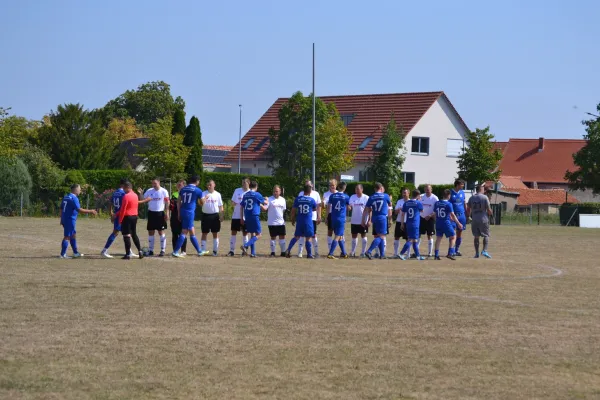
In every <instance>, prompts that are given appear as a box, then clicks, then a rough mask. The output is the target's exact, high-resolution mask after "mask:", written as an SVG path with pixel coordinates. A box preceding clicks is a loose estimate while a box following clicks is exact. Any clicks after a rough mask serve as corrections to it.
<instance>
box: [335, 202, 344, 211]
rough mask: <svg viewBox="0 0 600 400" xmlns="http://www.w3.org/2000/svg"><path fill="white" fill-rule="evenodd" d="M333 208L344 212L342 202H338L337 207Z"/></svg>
mask: <svg viewBox="0 0 600 400" xmlns="http://www.w3.org/2000/svg"><path fill="white" fill-rule="evenodd" d="M333 208H335V209H336V210H337V211H341V210H342V203H341V202H340V201H338V202H337V203H336V204H335V207H333Z"/></svg>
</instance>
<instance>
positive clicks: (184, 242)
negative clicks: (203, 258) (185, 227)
mask: <svg viewBox="0 0 600 400" xmlns="http://www.w3.org/2000/svg"><path fill="white" fill-rule="evenodd" d="M186 249H187V237H186V236H185V235H184V236H183V244H182V245H181V249H180V250H181V251H182V252H184V253H185V250H186Z"/></svg>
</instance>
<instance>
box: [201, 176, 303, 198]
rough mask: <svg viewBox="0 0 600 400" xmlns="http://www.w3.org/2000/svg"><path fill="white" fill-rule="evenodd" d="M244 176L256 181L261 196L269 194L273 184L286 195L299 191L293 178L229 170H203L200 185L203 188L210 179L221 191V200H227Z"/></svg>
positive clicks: (271, 191)
mask: <svg viewBox="0 0 600 400" xmlns="http://www.w3.org/2000/svg"><path fill="white" fill-rule="evenodd" d="M245 177H248V178H250V180H255V181H257V182H258V191H259V192H260V194H262V195H263V196H267V197H268V196H271V195H272V193H273V186H275V185H279V186H281V188H282V191H283V194H284V195H288V196H289V195H292V196H296V195H297V194H298V192H299V191H300V188H299V187H298V185H297V184H296V183H294V180H293V179H289V180H286V181H281V180H280V179H277V178H274V177H272V176H255V175H244V174H232V173H229V172H204V176H203V182H202V187H203V188H204V187H205V186H206V185H205V183H206V182H208V181H209V180H211V179H212V180H214V181H215V183H216V184H217V187H216V190H217V191H218V192H219V193H221V196H222V197H223V200H229V199H231V196H233V192H234V191H235V189H237V188H239V187H240V186H241V182H242V179H243V178H245Z"/></svg>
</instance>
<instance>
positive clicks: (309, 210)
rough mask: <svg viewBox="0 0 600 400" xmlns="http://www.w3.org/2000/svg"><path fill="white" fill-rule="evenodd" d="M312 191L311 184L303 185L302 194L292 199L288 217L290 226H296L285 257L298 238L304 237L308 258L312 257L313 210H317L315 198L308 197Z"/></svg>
mask: <svg viewBox="0 0 600 400" xmlns="http://www.w3.org/2000/svg"><path fill="white" fill-rule="evenodd" d="M311 191H312V186H311V185H310V184H308V183H307V184H305V185H304V194H301V195H299V196H298V197H296V199H295V200H294V205H293V207H292V214H291V216H290V219H291V221H292V226H296V231H295V232H294V237H293V238H292V240H290V244H289V246H288V248H287V252H286V253H285V256H286V257H287V258H290V257H291V251H292V248H293V247H294V245H295V244H296V242H297V241H298V240H300V238H305V244H306V252H307V254H308V258H314V256H313V254H312V243H311V239H312V237H313V236H314V235H315V228H314V224H313V219H312V215H313V211H315V210H317V202H316V201H315V199H313V198H312V197H310V193H311Z"/></svg>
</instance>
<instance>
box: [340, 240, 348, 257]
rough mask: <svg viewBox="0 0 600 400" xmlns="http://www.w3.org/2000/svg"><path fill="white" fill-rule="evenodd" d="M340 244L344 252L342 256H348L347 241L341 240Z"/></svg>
mask: <svg viewBox="0 0 600 400" xmlns="http://www.w3.org/2000/svg"><path fill="white" fill-rule="evenodd" d="M338 244H339V245H340V249H341V250H342V254H343V255H346V241H345V240H344V239H340V240H339V242H338Z"/></svg>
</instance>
